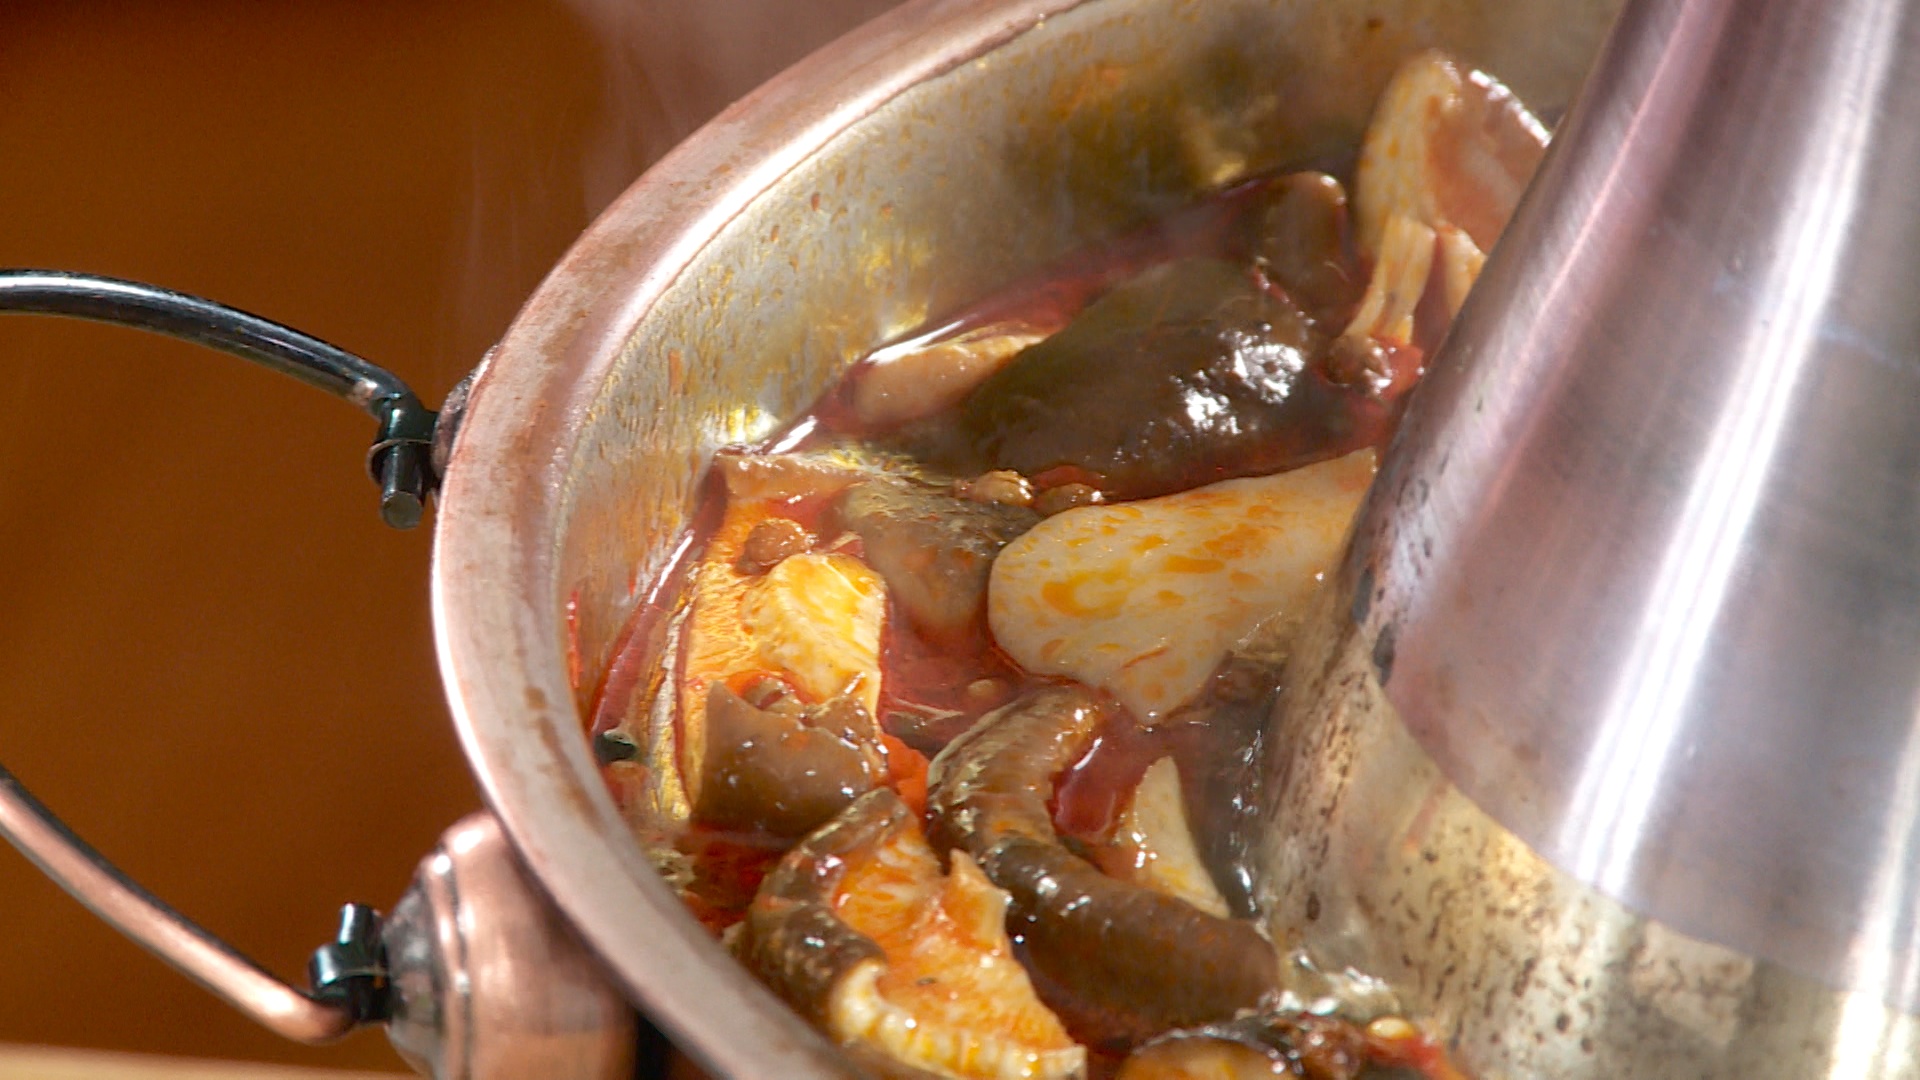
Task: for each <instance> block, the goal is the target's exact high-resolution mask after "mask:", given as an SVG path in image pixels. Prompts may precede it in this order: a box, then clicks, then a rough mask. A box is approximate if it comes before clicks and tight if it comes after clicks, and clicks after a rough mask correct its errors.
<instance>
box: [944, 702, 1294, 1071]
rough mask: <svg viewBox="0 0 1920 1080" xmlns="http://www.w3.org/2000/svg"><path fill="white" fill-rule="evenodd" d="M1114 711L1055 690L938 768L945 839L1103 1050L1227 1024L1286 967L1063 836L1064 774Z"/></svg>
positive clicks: (963, 744) (1063, 1004)
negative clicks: (1107, 867)
mask: <svg viewBox="0 0 1920 1080" xmlns="http://www.w3.org/2000/svg"><path fill="white" fill-rule="evenodd" d="M1112 711H1113V707H1112V706H1110V705H1108V704H1106V702H1105V701H1104V699H1102V698H1100V697H1097V696H1096V695H1094V694H1093V693H1092V692H1091V691H1088V690H1086V689H1084V688H1080V687H1068V686H1056V687H1048V688H1045V689H1042V690H1039V691H1036V692H1034V693H1032V694H1029V695H1028V696H1026V697H1024V698H1021V699H1019V700H1017V701H1015V702H1014V703H1012V704H1010V705H1007V706H1005V707H1004V708H1001V709H999V710H997V711H995V712H993V713H989V714H988V715H987V716H985V717H982V718H981V720H980V722H979V723H978V724H976V725H975V726H974V727H973V728H972V729H971V730H970V731H968V732H967V733H966V734H965V735H963V736H961V737H960V738H958V739H956V740H955V741H954V742H953V743H952V744H950V745H949V746H948V747H947V749H946V750H945V751H943V752H942V753H941V754H940V756H939V757H938V758H937V759H935V761H934V763H933V766H932V771H931V773H930V774H929V788H928V809H929V810H930V812H931V813H932V815H933V817H934V823H935V828H936V830H937V834H938V835H937V838H938V839H939V840H941V841H943V842H945V843H948V844H951V845H953V846H954V847H957V848H959V849H960V850H961V851H963V852H965V853H967V854H969V855H971V856H973V858H974V859H976V860H978V862H979V863H980V867H981V869H982V870H984V871H985V872H986V875H987V877H988V878H989V879H990V880H991V881H992V882H993V883H994V884H996V885H998V886H1000V887H1001V888H1003V889H1006V890H1007V891H1008V892H1009V893H1010V894H1012V897H1013V911H1012V923H1011V925H1013V927H1014V928H1015V931H1016V932H1017V933H1018V934H1020V935H1021V936H1022V937H1023V938H1024V941H1025V944H1026V949H1027V959H1028V964H1029V967H1030V969H1031V970H1032V971H1033V972H1034V975H1035V982H1036V985H1038V986H1039V987H1040V990H1041V995H1042V997H1043V998H1044V999H1046V1000H1047V1002H1048V1003H1049V1004H1051V1005H1053V1007H1054V1008H1055V1009H1056V1010H1058V1011H1060V1012H1061V1013H1062V1015H1063V1016H1065V1017H1066V1018H1067V1020H1068V1023H1069V1026H1071V1027H1072V1028H1073V1029H1074V1030H1075V1031H1076V1033H1079V1034H1081V1035H1083V1036H1085V1037H1087V1038H1089V1039H1092V1040H1094V1041H1095V1042H1097V1043H1099V1044H1101V1045H1102V1046H1104V1047H1109V1048H1119V1047H1125V1046H1129V1045H1133V1044H1136V1043H1139V1042H1141V1041H1144V1040H1145V1039H1148V1038H1150V1037H1152V1036H1154V1035H1156V1034H1158V1033H1160V1032H1162V1031H1165V1030H1167V1029H1168V1028H1176V1027H1191V1026H1195V1025H1199V1024H1204V1023H1208V1022H1210V1021H1216V1020H1224V1019H1227V1018H1229V1017H1231V1016H1233V1015H1234V1013H1236V1012H1238V1011H1239V1010H1241V1009H1245V1008H1249V1007H1252V1006H1254V1005H1256V1004H1258V1003H1259V1001H1260V999H1261V998H1262V997H1263V996H1264V995H1265V994H1266V993H1267V992H1268V991H1269V990H1272V989H1273V988H1274V987H1275V985H1276V983H1277V981H1278V977H1279V972H1278V969H1279V963H1278V958H1277V955H1276V953H1275V951H1274V948H1273V946H1272V944H1271V943H1269V942H1268V941H1267V940H1266V938H1264V937H1262V936H1261V935H1260V933H1259V931H1258V930H1256V929H1255V928H1254V926H1253V924H1252V923H1249V922H1243V921H1239V920H1234V919H1223V918H1220V917H1218V916H1214V915H1209V914H1206V913H1205V912H1202V911H1200V910H1199V909H1197V908H1195V907H1194V906H1193V905H1191V904H1188V903H1186V902H1184V901H1182V900H1178V899H1175V898H1174V897H1171V896H1166V895H1163V894H1161V893H1158V892H1155V891H1153V890H1150V889H1146V888H1142V887H1140V886H1137V885H1130V884H1126V883H1124V882H1120V881H1116V880H1114V879H1113V878H1110V877H1107V876H1106V875H1104V874H1102V873H1101V872H1100V871H1099V870H1098V869H1096V868H1095V867H1094V866H1093V865H1092V864H1091V863H1089V862H1087V861H1086V860H1085V859H1082V858H1080V857H1079V856H1077V855H1075V854H1073V853H1072V852H1070V851H1069V850H1067V848H1066V847H1065V846H1064V845H1063V844H1062V843H1061V842H1060V839H1059V837H1058V836H1057V835H1056V834H1055V832H1054V828H1053V822H1052V817H1051V814H1050V812H1049V810H1048V803H1049V800H1050V799H1051V798H1052V795H1053V789H1054V782H1055V777H1057V776H1058V775H1059V774H1060V773H1061V772H1062V771H1063V770H1065V769H1066V768H1067V767H1069V766H1071V765H1072V764H1074V763H1075V762H1076V761H1078V760H1079V759H1080V758H1081V757H1083V756H1084V755H1085V754H1086V752H1087V750H1088V748H1089V747H1090V746H1091V745H1092V743H1093V740H1094V738H1095V737H1096V735H1097V734H1098V733H1099V731H1100V728H1101V725H1102V724H1103V723H1104V722H1105V721H1107V720H1108V718H1109V716H1110V714H1111V712H1112Z"/></svg>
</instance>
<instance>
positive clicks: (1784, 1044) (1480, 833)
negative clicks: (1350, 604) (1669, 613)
mask: <svg viewBox="0 0 1920 1080" xmlns="http://www.w3.org/2000/svg"><path fill="white" fill-rule="evenodd" d="M1335 584H1336V586H1338V587H1339V588H1337V589H1336V590H1335V591H1332V592H1329V594H1327V595H1326V596H1325V597H1324V599H1325V600H1326V605H1325V609H1324V610H1323V611H1322V613H1321V614H1322V616H1323V617H1322V618H1321V619H1320V620H1318V621H1317V622H1316V623H1315V624H1314V625H1315V626H1317V627H1319V628H1321V629H1323V630H1326V631H1327V632H1325V633H1323V634H1320V635H1317V636H1315V637H1313V638H1312V639H1310V640H1309V641H1307V642H1305V643H1303V645H1302V648H1301V651H1300V652H1299V654H1298V655H1297V663H1296V672H1297V674H1298V676H1299V681H1298V682H1296V683H1295V684H1294V685H1292V686H1290V687H1289V689H1288V695H1289V697H1288V704H1287V706H1286V707H1285V708H1283V710H1282V712H1281V713H1280V714H1279V715H1278V716H1277V717H1276V723H1275V725H1274V726H1273V727H1272V729H1270V731H1269V732H1268V739H1269V741H1268V744H1267V746H1266V751H1267V765H1268V769H1267V774H1266V784H1267V788H1266V790H1267V791H1269V792H1271V793H1272V796H1271V798H1270V800H1269V803H1268V806H1267V808H1266V811H1267V820H1266V831H1265V833H1264V836H1265V844H1264V849H1263V855H1264V858H1263V860H1262V870H1263V874H1262V877H1261V881H1262V883H1263V889H1264V894H1263V896H1262V898H1261V899H1262V903H1263V906H1264V907H1265V909H1266V910H1267V912H1268V916H1269V925H1270V927H1271V928H1272V929H1273V931H1274V936H1275V937H1276V938H1277V939H1279V940H1280V941H1281V942H1282V943H1283V944H1284V945H1287V946H1291V947H1300V948H1304V949H1306V950H1307V951H1308V952H1309V953H1310V954H1311V955H1312V956H1313V957H1314V958H1315V959H1316V960H1317V961H1318V963H1319V965H1320V966H1321V967H1322V968H1324V969H1333V970H1338V969H1340V968H1342V967H1353V968H1357V969H1359V970H1362V971H1368V972H1371V973H1373V974H1376V975H1379V976H1381V977H1383V978H1384V979H1386V980H1387V981H1388V982H1389V983H1391V984H1392V985H1393V986H1394V987H1395V988H1396V989H1397V990H1398V991H1399V992H1400V995H1401V1001H1400V1004H1401V1006H1402V1007H1404V1008H1407V1009H1409V1010H1410V1011H1412V1012H1413V1013H1414V1014H1415V1015H1421V1016H1427V1017H1431V1018H1432V1019H1433V1020H1434V1022H1435V1023H1436V1025H1437V1026H1438V1028H1439V1029H1440V1030H1441V1031H1442V1032H1444V1033H1445V1035H1446V1036H1447V1037H1448V1038H1449V1040H1450V1041H1452V1042H1453V1043H1454V1045H1455V1048H1456V1052H1457V1054H1458V1056H1459V1059H1460V1061H1461V1063H1462V1064H1463V1065H1464V1066H1466V1068H1467V1069H1468V1071H1469V1072H1470V1073H1472V1074H1474V1075H1479V1076H1489V1077H1553V1078H1555V1080H1603V1078H1605V1080H1612V1078H1616V1077H1623V1076H1632V1077H1642V1076H1644V1077H1669V1076H1672V1077H1687V1078H1689V1080H1694V1078H1698V1080H1774V1078H1780V1080H1786V1078H1794V1080H1805V1078H1809V1077H1833V1078H1835V1080H1839V1078H1841V1077H1847V1078H1849V1080H1877V1078H1888V1080H1890V1078H1893V1077H1905V1076H1913V1075H1916V1071H1920V1021H1916V1020H1915V1018H1914V1017H1912V1016H1910V1015H1905V1014H1902V1013H1900V1012H1899V1011H1897V1010H1894V1009H1890V1008H1888V1007H1887V1006H1886V1005H1884V1004H1882V1003H1881V1002H1880V1001H1879V999H1878V998H1877V997H1875V996H1873V995H1871V994H1863V993H1841V992H1836V991H1835V990H1833V989H1832V988H1831V987H1829V986H1827V985H1826V984H1824V983H1821V982H1819V981H1817V980H1814V979H1809V978H1807V977H1805V976H1804V975H1800V974H1797V973H1795V972H1792V971H1789V970H1787V969H1786V968H1784V967H1781V966H1780V965H1778V964H1774V963H1770V962H1767V961H1764V960H1755V959H1753V958H1752V957H1750V956H1748V955H1745V954H1743V953H1741V952H1739V951H1736V950H1733V949H1729V948H1726V947H1724V946H1721V945H1716V944H1713V943H1711V942H1710V941H1706V940H1702V939H1701V938H1698V937H1694V936H1690V935H1687V934H1684V933H1681V932H1679V931H1677V930H1675V929H1673V928H1672V927H1670V926H1668V925H1666V924H1664V923H1661V922H1659V921H1656V920H1653V919H1648V918H1646V917H1644V916H1642V915H1639V914H1637V913H1635V912H1634V911H1632V910H1631V909H1629V908H1628V907H1626V906H1624V905H1622V904H1620V903H1619V902H1617V901H1615V900H1613V899H1611V898H1609V897H1607V896H1606V895H1604V894H1602V893H1601V892H1599V891H1597V890H1595V889H1593V888H1591V887H1589V886H1587V885H1585V884H1583V883H1581V882H1580V881H1578V880H1576V879H1575V878H1574V877H1572V876H1571V875H1569V874H1567V873H1565V872H1563V871H1561V870H1559V869H1557V868H1555V867H1554V866H1553V865H1551V864H1550V863H1548V862H1547V861H1546V860H1545V859H1543V858H1542V857H1541V856H1540V855H1539V854H1537V853H1536V852H1535V851H1534V850H1533V849H1532V848H1530V847H1528V846H1527V844H1525V843H1524V842H1523V841H1522V840H1521V839H1520V838H1519V837H1517V836H1515V835H1514V834H1513V833H1512V832H1511V831H1510V830H1508V829H1506V828H1504V827H1503V826H1502V825H1501V824H1500V823H1499V822H1497V821H1495V820H1494V819H1493V818H1491V817H1490V816H1488V815H1487V814H1486V813H1485V812H1484V811H1483V810H1481V809H1480V807H1479V806H1477V805H1475V803H1474V802H1473V801H1472V800H1470V799H1468V798H1467V797H1466V796H1465V795H1464V794H1463V793H1462V792H1461V790H1460V789H1459V788H1458V787H1456V786H1455V785H1454V784H1453V783H1452V782H1451V781H1450V780H1449V779H1448V778H1447V776H1446V774H1445V772H1444V770H1443V769H1442V767H1441V766H1440V765H1439V764H1438V763H1437V762H1436V761H1435V760H1434V758H1433V757H1432V756H1430V755H1429V754H1428V753H1427V751H1426V750H1425V749H1424V748H1423V747H1422V746H1421V745H1420V743H1419V742H1417V741H1416V740H1415V739H1414V737H1413V736H1412V734H1411V733H1410V731H1409V730H1408V727H1407V726H1406V725H1405V724H1403V723H1402V722H1401V720H1400V717H1399V716H1398V715H1397V714H1396V712H1395V710H1394V708H1393V706H1392V705H1391V704H1390V703H1389V701H1388V700H1387V696H1386V695H1385V694H1383V693H1382V691H1381V688H1380V682H1379V678H1378V675H1377V668H1376V666H1375V661H1374V653H1375V649H1374V645H1375V642H1376V640H1377V638H1376V637H1375V635H1374V634H1372V633H1371V632H1368V631H1361V630H1357V629H1355V628H1354V627H1353V625H1352V623H1351V621H1350V620H1349V619H1348V618H1346V615H1347V613H1348V608H1347V604H1346V603H1345V598H1346V597H1350V596H1351V595H1352V593H1351V591H1348V590H1350V589H1351V587H1353V586H1355V585H1358V584H1360V583H1359V582H1357V581H1355V580H1354V579H1353V578H1351V577H1350V578H1347V579H1345V580H1342V581H1338V582H1336V583H1335Z"/></svg>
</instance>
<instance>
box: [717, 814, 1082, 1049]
mask: <svg viewBox="0 0 1920 1080" xmlns="http://www.w3.org/2000/svg"><path fill="white" fill-rule="evenodd" d="M1006 905H1007V898H1006V894H1005V893H1003V892H1001V891H1000V890H999V889H996V888H994V887H993V886H992V885H991V884H989V883H988V882H987V880H986V878H985V877H983V876H982V875H981V873H980V871H979V869H978V868H977V867H976V866H974V865H973V863H972V861H971V860H969V859H968V858H967V857H966V856H965V855H964V854H960V855H957V856H956V857H955V858H954V860H953V865H952V870H951V872H949V873H945V874H943V873H942V872H941V867H940V860H939V858H938V857H937V856H936V855H935V854H934V852H933V849H932V847H930V846H929V845H928V844H927V841H926V837H925V836H924V835H923V834H922V833H921V831H920V826H919V822H918V821H917V820H916V818H915V815H914V813H913V811H912V810H911V809H909V808H908V806H907V805H906V803H905V802H903V801H902V800H901V799H900V797H899V796H897V795H895V794H894V793H893V792H892V791H890V790H888V789H885V788H881V789H878V790H876V791H874V792H872V793H870V794H868V795H865V796H862V797H861V798H860V799H858V800H856V801H855V802H854V803H853V804H852V805H850V806H848V807H847V809H846V810H845V811H844V812H842V813H841V814H840V816H839V817H837V818H836V819H834V821H832V822H831V823H830V824H828V825H826V826H824V827H822V828H821V829H819V830H818V831H817V832H815V833H813V834H812V835H810V836H808V837H807V838H806V839H804V840H802V841H801V842H800V843H799V845H797V846H796V847H795V848H794V849H793V850H792V851H790V852H788V853H787V855H786V856H785V857H784V858H782V860H781V861H780V863H779V865H777V866H776V867H775V868H774V870H773V872H772V873H771V874H769V875H768V876H767V879H766V881H765V883H764V884H763V885H762V886H761V889H760V892H759V895H758V896H756V897H755V898H754V901H753V905H752V907H751V908H749V910H748V913H747V922H746V930H745V932H744V933H743V934H742V937H741V940H740V943H739V947H740V953H741V955H742V957H743V958H744V959H745V960H746V962H747V963H748V965H749V966H750V967H752V968H753V970H754V971H756V972H758V973H759V975H760V977H761V978H763V979H764V980H766V982H767V983H768V985H769V986H771V987H772V988H773V990H774V991H775V992H776V993H778V994H779V995H780V996H781V997H782V998H784V999H786V1000H787V1002H788V1003H790V1004H792V1005H793V1006H794V1007H795V1008H796V1009H798V1010H799V1011H800V1012H801V1013H802V1014H803V1015H805V1016H807V1017H808V1018H809V1019H811V1020H812V1021H814V1022H815V1023H816V1024H818V1025H820V1026H821V1027H822V1028H824V1029H825V1030H826V1031H827V1033H828V1034H829V1035H831V1036H832V1037H833V1038H835V1039H836V1040H838V1041H840V1042H841V1043H842V1044H844V1045H847V1046H849V1047H851V1048H853V1049H854V1050H855V1051H856V1056H857V1057H861V1058H863V1059H866V1060H867V1061H868V1062H869V1063H878V1064H880V1065H881V1066H882V1067H880V1068H878V1069H875V1070H874V1071H876V1072H879V1073H881V1074H883V1075H887V1076H917V1075H922V1074H923V1073H930V1074H934V1075H939V1076H948V1077H954V1076H958V1077H979V1078H983V1080H984V1078H992V1080H1002V1078H1005V1080H1013V1078H1015V1077H1036V1078H1041V1080H1078V1078H1080V1077H1083V1076H1084V1075H1085V1071H1086V1051H1085V1049H1084V1048H1082V1047H1080V1046H1079V1045H1077V1044H1075V1043H1074V1042H1073V1040H1072V1039H1071V1038H1069V1037H1068V1036H1067V1033H1066V1031H1065V1029H1064V1028H1062V1027H1061V1025H1060V1021H1059V1020H1058V1019H1057V1018H1056V1017H1055V1016H1054V1015H1053V1014H1052V1013H1051V1012H1049V1011H1047V1008H1046V1006H1044V1005H1042V1004H1041V1003H1040V1000H1039V999H1038V998H1037V997H1036V996H1035V995H1034V992H1033V985H1032V983H1031V982H1030V981H1029V980H1028V978H1027V974H1026V972H1025V971H1024V970H1022V968H1021V967H1020V964H1019V962H1018V961H1017V960H1015V959H1014V957H1013V946H1012V943H1011V942H1010V941H1009V940H1008V938H1007V933H1006V927H1005V917H1006Z"/></svg>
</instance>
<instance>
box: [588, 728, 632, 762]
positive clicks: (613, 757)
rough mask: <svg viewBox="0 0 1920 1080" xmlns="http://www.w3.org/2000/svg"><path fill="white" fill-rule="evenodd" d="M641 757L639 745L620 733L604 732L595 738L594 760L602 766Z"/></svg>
mask: <svg viewBox="0 0 1920 1080" xmlns="http://www.w3.org/2000/svg"><path fill="white" fill-rule="evenodd" d="M639 756H640V747H639V745H638V744H636V743H635V742H634V741H633V740H632V739H629V738H627V737H626V736H625V735H623V734H621V733H620V732H618V731H603V732H601V733H600V734H598V735H595V736H594V737H593V759H594V760H595V761H598V762H599V763H600V764H602V765H611V764H613V763H614V762H616V761H632V760H634V759H635V758H637V757H639Z"/></svg>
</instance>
